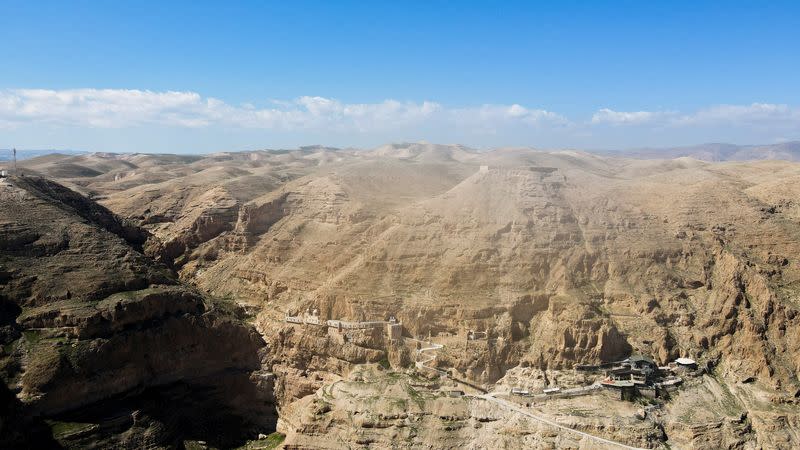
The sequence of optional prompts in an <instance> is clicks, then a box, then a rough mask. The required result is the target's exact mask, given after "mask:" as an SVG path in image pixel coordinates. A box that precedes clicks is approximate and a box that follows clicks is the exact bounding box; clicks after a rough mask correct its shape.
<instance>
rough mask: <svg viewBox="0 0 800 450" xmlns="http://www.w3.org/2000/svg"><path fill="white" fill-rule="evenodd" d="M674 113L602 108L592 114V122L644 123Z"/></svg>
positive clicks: (664, 117) (611, 123)
mask: <svg viewBox="0 0 800 450" xmlns="http://www.w3.org/2000/svg"><path fill="white" fill-rule="evenodd" d="M673 114H674V113H670V112H666V111H614V110H612V109H608V108H603V109H601V110H598V111H597V112H596V113H594V115H593V116H592V121H591V123H593V124H609V125H644V124H650V123H654V122H659V121H663V120H665V119H668V118H669V117H670V116H672V115H673Z"/></svg>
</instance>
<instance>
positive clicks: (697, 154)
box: [613, 141, 800, 161]
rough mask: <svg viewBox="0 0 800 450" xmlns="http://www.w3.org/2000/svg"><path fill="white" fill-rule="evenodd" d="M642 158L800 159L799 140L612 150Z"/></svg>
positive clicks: (714, 159) (709, 159)
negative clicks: (766, 143) (777, 142)
mask: <svg viewBox="0 0 800 450" xmlns="http://www.w3.org/2000/svg"><path fill="white" fill-rule="evenodd" d="M613 153H615V154H618V155H620V156H626V157H630V158H642V159H674V158H681V157H691V158H695V159H700V160H703V161H750V160H764V159H770V160H773V159H777V160H786V161H800V141H791V142H783V143H780V144H768V145H734V144H700V145H693V146H689V147H671V148H641V149H632V150H624V151H620V152H613Z"/></svg>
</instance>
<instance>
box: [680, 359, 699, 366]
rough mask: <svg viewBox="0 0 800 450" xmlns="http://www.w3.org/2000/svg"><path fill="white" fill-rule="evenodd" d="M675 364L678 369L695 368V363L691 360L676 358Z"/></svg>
mask: <svg viewBox="0 0 800 450" xmlns="http://www.w3.org/2000/svg"><path fill="white" fill-rule="evenodd" d="M675 364H677V365H678V367H688V368H695V367H697V361H695V360H693V359H692V358H678V359H676V360H675Z"/></svg>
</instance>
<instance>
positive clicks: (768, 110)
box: [675, 103, 800, 126]
mask: <svg viewBox="0 0 800 450" xmlns="http://www.w3.org/2000/svg"><path fill="white" fill-rule="evenodd" d="M675 123H676V124H678V125H713V124H728V123H732V124H737V125H769V126H774V125H787V124H789V125H791V124H793V125H795V126H800V109H798V108H792V107H790V106H789V105H782V104H770V103H753V104H750V105H717V106H712V107H710V108H706V109H701V110H699V111H697V112H696V113H694V114H690V115H687V116H682V117H680V118H678V119H676V120H675Z"/></svg>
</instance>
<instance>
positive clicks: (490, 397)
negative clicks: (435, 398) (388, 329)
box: [410, 338, 647, 450]
mask: <svg viewBox="0 0 800 450" xmlns="http://www.w3.org/2000/svg"><path fill="white" fill-rule="evenodd" d="M410 340H413V341H415V342H419V343H421V344H423V345H428V347H422V348H420V349H418V350H417V355H420V356H421V355H422V354H423V353H426V352H435V351H436V350H439V349H442V348H444V345H441V344H435V343H433V342H426V341H421V340H419V339H413V338H410ZM435 359H436V353H433V354H431V355H430V357H429V358H427V359H424V360H421V361H417V362H416V367H417V368H418V369H427V370H433V371H436V372H438V373H440V374H442V375H444V376H445V377H447V378H450V374H448V373H447V372H446V371H444V370H441V369H437V368H435V367H431V366H428V365H427V364H428V363H430V362H431V361H433V360H435ZM454 381H458V380H454ZM496 395H497V393H496V392H490V393H487V394H483V395H476V396H469V397H472V398H478V399H482V400H486V401H489V402H492V403H495V404H497V405H500V406H502V407H504V408H506V409H510V410H512V411H514V412H517V413H520V414H522V415H524V416H526V417H530V418H532V419H534V420H537V421H539V422H541V423H544V424H547V425H550V426H552V427H555V428H558V429H560V430H564V431H566V432H568V433H572V434H576V435H578V436H581V437H584V438H586V439H590V440H592V441H595V442H600V443H603V444H606V445H610V446H613V447H618V448H624V449H628V450H647V449H645V448H641V447H632V446H630V445H627V444H623V443H621V442H617V441H612V440H610V439H605V438H601V437H598V436H595V435H592V434H589V433H585V432H583V431H578V430H576V429H574V428H570V427H568V426H565V425H561V424H559V423H557V422H554V421H552V420H550V419H547V418H544V417H542V416H540V415H537V414H534V413H532V412H530V411H529V410H527V409H524V408H522V407H520V406H518V405H515V404H513V403H511V402H509V401H506V400H503V399H499V398H497V397H495V396H496Z"/></svg>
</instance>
